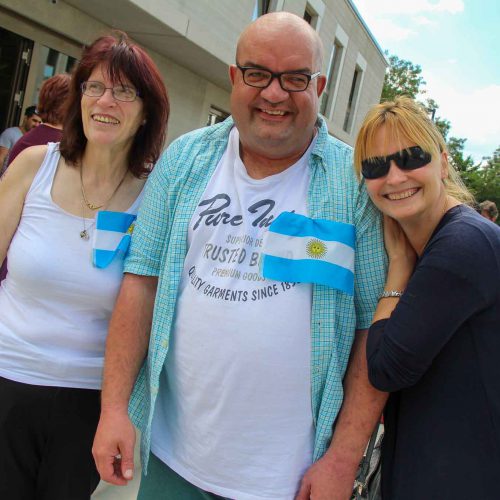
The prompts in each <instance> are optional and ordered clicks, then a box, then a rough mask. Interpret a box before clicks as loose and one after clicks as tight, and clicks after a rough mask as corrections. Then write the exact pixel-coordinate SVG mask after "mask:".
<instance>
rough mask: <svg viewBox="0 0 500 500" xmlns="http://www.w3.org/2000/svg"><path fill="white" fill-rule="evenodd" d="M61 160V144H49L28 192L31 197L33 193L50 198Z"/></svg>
mask: <svg viewBox="0 0 500 500" xmlns="http://www.w3.org/2000/svg"><path fill="white" fill-rule="evenodd" d="M59 158H61V154H60V153H59V143H58V142H49V143H48V144H47V153H46V155H45V157H44V159H43V161H42V163H41V165H40V168H39V169H38V172H37V173H36V175H35V177H34V178H33V182H32V183H31V187H30V189H29V191H28V195H27V196H29V195H30V194H31V193H32V192H39V193H43V195H45V196H49V198H50V192H51V190H52V183H53V182H54V176H55V175H56V171H57V165H58V163H59Z"/></svg>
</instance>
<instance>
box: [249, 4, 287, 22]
mask: <svg viewBox="0 0 500 500" xmlns="http://www.w3.org/2000/svg"><path fill="white" fill-rule="evenodd" d="M283 4H284V0H255V7H254V11H253V17H252V19H253V20H254V21H255V20H256V19H257V18H258V17H260V16H263V15H264V14H267V13H268V12H277V11H280V10H283Z"/></svg>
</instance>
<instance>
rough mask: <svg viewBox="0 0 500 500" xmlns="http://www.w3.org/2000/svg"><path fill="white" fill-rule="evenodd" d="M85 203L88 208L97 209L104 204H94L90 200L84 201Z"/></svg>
mask: <svg viewBox="0 0 500 500" xmlns="http://www.w3.org/2000/svg"><path fill="white" fill-rule="evenodd" d="M85 204H86V205H87V207H88V208H89V210H98V209H99V208H102V207H103V206H104V205H94V204H93V203H91V202H90V201H89V202H87V201H85Z"/></svg>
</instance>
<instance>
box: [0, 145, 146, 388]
mask: <svg viewBox="0 0 500 500" xmlns="http://www.w3.org/2000/svg"><path fill="white" fill-rule="evenodd" d="M59 158H60V154H59V150H58V144H55V143H49V144H48V151H47V155H46V156H45V159H44V160H43V163H42V165H41V166H40V169H39V171H38V173H37V174H36V176H35V178H34V180H33V183H32V185H31V187H30V189H29V191H28V194H27V195H26V199H25V203H24V207H23V212H22V215H21V220H20V221H19V226H18V228H17V231H16V233H15V234H14V237H13V239H12V242H11V244H10V247H9V251H8V254H7V257H8V269H9V272H8V275H7V278H6V279H5V280H4V281H3V282H2V285H1V288H0V376H2V377H4V378H8V379H10V380H15V381H17V382H23V383H27V384H34V385H48V386H61V387H75V388H85V389H100V387H101V378H102V367H103V359H104V344H105V339H106V334H107V328H108V322H109V319H110V316H111V311H112V310H113V306H114V303H115V300H116V296H117V294H118V290H119V287H120V283H121V280H122V270H123V261H120V260H115V261H113V262H112V263H111V264H110V265H109V266H108V267H107V268H105V269H97V268H95V267H94V266H93V264H92V238H89V239H88V240H83V239H82V238H80V231H82V229H83V220H82V218H81V217H78V216H76V215H72V214H70V213H67V212H65V211H64V210H63V209H62V208H60V207H59V206H58V205H56V204H55V203H54V202H53V201H52V196H51V190H52V183H53V180H54V176H55V173H56V170H57V164H58V162H59ZM141 198H142V193H141V194H140V195H139V196H138V197H137V199H136V200H135V202H134V204H133V205H132V206H131V207H130V208H129V210H127V212H129V213H134V214H135V213H137V209H138V207H139V204H140V201H141ZM93 222H94V221H93V220H92V219H86V221H85V224H86V227H87V231H89V229H88V228H89V226H91V227H92V229H90V232H92V231H93Z"/></svg>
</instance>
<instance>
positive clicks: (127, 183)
mask: <svg viewBox="0 0 500 500" xmlns="http://www.w3.org/2000/svg"><path fill="white" fill-rule="evenodd" d="M168 114H169V102H168V97H167V93H166V89H165V87H164V84H163V82H162V78H161V75H160V73H159V71H158V69H157V67H156V66H155V64H154V63H153V61H152V60H151V58H150V57H149V56H148V55H147V53H146V52H145V51H144V50H143V49H141V48H140V47H139V46H137V45H135V44H133V43H132V42H131V41H130V40H129V39H128V38H127V36H126V35H125V34H124V33H116V34H114V35H112V36H104V37H101V38H99V39H98V40H96V41H95V42H94V43H93V44H92V45H90V46H89V47H87V48H86V49H85V50H84V52H83V55H82V58H81V61H80V63H79V64H78V66H77V67H76V69H75V71H74V73H73V76H72V79H71V83H70V95H69V99H68V106H67V108H66V116H65V120H64V134H63V139H62V141H61V143H60V144H58V143H50V144H48V145H46V146H34V147H31V148H28V149H26V150H25V151H23V152H22V153H20V154H19V156H18V157H17V158H16V159H15V161H14V162H13V163H12V164H11V166H10V167H9V169H8V171H7V173H6V174H5V177H4V179H2V182H1V183H0V213H2V217H1V218H0V261H2V260H3V259H4V258H5V256H6V255H7V256H8V259H9V273H8V275H7V278H6V279H5V280H4V281H3V283H2V286H1V288H0V310H1V311H2V313H1V316H0V401H1V404H0V450H1V453H0V477H1V480H0V498H16V499H19V500H25V499H26V500H28V499H34V498H37V499H41V500H42V499H46V500H49V499H50V500H68V499H72V500H78V499H82V500H83V499H88V498H89V497H90V495H91V493H92V491H93V490H94V489H95V487H96V486H97V483H98V481H99V476H98V474H97V471H96V468H95V465H94V461H93V458H92V454H91V446H92V439H93V436H94V433H95V429H96V426H97V422H98V419H99V412H100V407H99V406H100V403H99V389H100V387H101V372H102V365H103V357H104V344H105V340H106V334H107V327H108V321H109V319H110V316H111V311H112V309H113V305H114V302H115V299H116V296H117V293H118V289H119V287H120V283H121V278H122V262H123V256H124V254H125V253H126V249H127V243H128V241H129V240H130V236H129V233H130V232H131V231H132V229H133V224H132V223H133V220H134V219H135V214H136V213H137V209H138V207H139V204H140V200H141V197H142V192H143V187H144V183H145V179H146V177H147V175H148V174H149V172H150V170H151V168H152V165H153V164H154V163H155V162H156V160H157V159H158V157H159V155H160V152H161V150H162V147H163V143H164V140H165V134H166V125H167V119H168Z"/></svg>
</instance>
